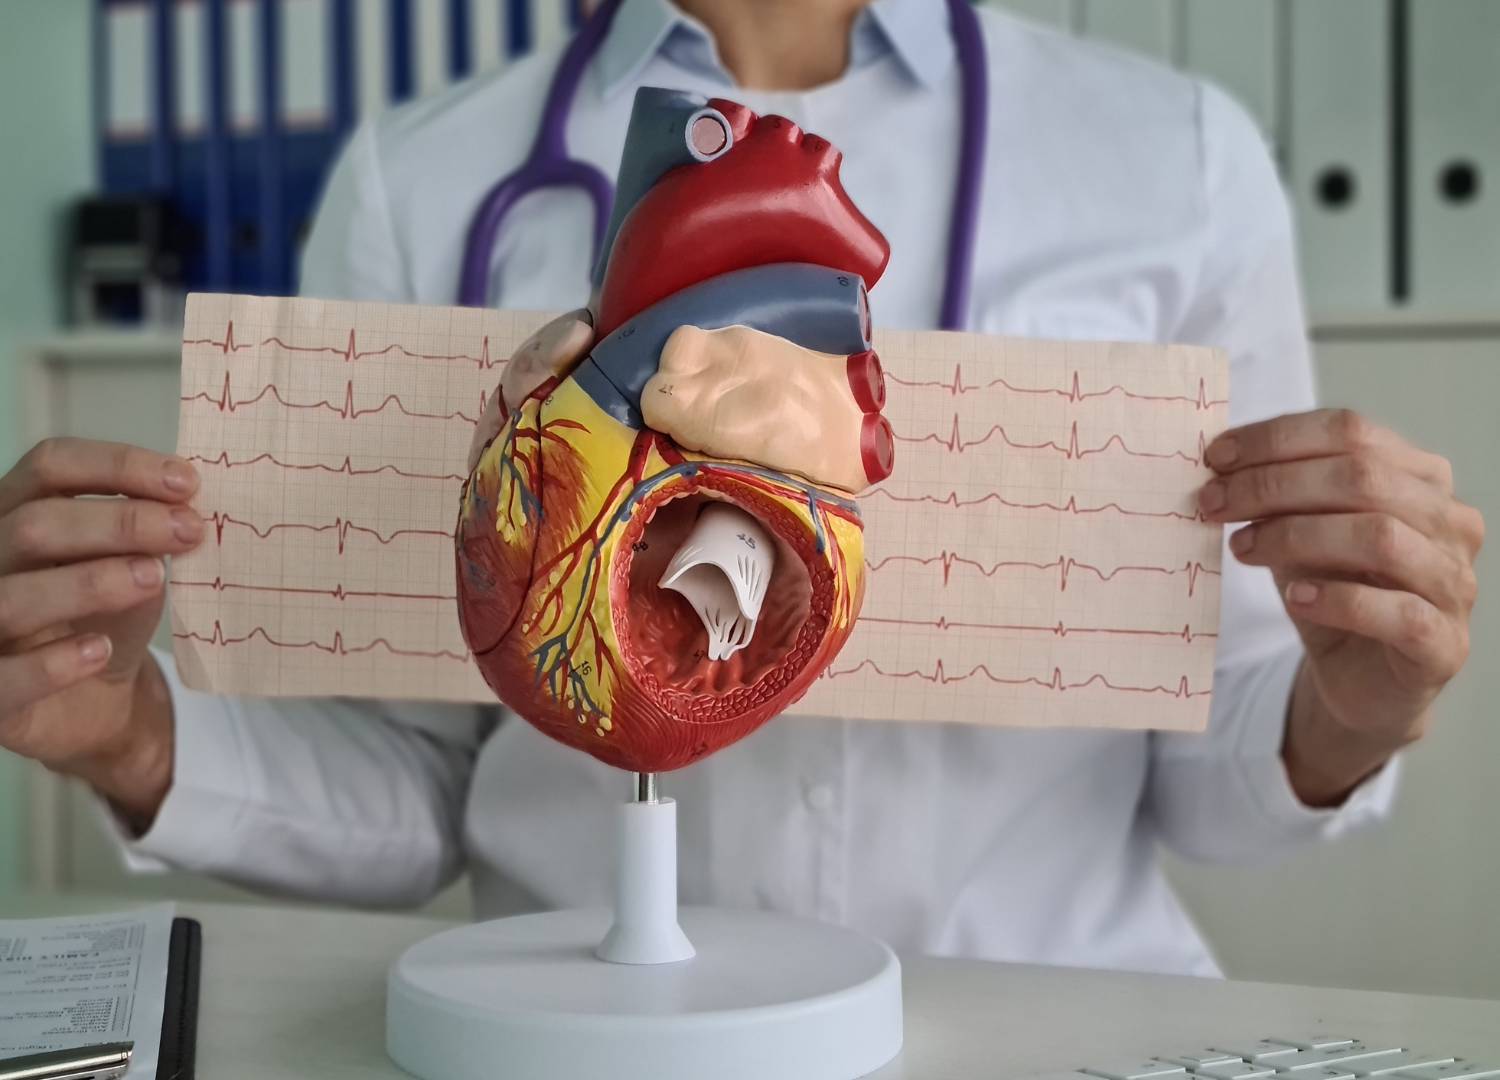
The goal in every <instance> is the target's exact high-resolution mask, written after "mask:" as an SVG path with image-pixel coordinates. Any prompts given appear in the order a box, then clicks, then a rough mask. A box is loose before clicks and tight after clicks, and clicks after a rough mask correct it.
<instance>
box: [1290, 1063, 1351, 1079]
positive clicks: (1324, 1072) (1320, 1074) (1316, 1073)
mask: <svg viewBox="0 0 1500 1080" xmlns="http://www.w3.org/2000/svg"><path fill="white" fill-rule="evenodd" d="M1280 1075H1281V1074H1280V1073H1278V1074H1277V1076H1278V1077H1279V1076H1280ZM1293 1077H1295V1080H1355V1077H1354V1070H1353V1069H1352V1068H1350V1067H1349V1066H1348V1065H1324V1066H1322V1067H1321V1068H1313V1069H1298V1070H1297V1071H1296V1072H1294V1073H1291V1074H1289V1076H1288V1080H1292V1078H1293Z"/></svg>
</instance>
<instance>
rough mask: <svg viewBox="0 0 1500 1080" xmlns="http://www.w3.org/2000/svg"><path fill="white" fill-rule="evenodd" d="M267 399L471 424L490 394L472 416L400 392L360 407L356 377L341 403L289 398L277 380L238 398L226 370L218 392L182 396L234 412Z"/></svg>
mask: <svg viewBox="0 0 1500 1080" xmlns="http://www.w3.org/2000/svg"><path fill="white" fill-rule="evenodd" d="M267 399H269V400H271V401H274V402H275V403H276V404H278V405H280V406H281V407H282V408H285V409H327V410H328V411H329V412H332V413H333V414H334V415H336V416H340V417H342V418H343V419H345V420H358V419H359V418H360V417H362V416H374V415H376V414H377V413H382V412H384V411H385V410H386V409H387V408H389V407H390V406H392V405H394V406H395V407H396V411H397V412H399V413H401V414H402V415H404V416H410V417H412V418H413V419H416V420H456V421H462V422H463V423H465V424H468V425H469V426H470V427H473V426H474V425H475V424H477V423H479V417H480V416H481V415H482V414H483V413H484V408H485V402H486V395H485V393H484V391H482V390H481V391H480V393H479V410H478V412H476V413H475V414H474V415H473V416H470V415H469V414H468V413H466V412H464V411H463V410H461V409H456V410H454V411H453V412H446V413H434V412H422V411H421V410H419V409H409V408H407V407H406V403H405V402H403V401H402V400H401V397H400V395H399V394H387V395H386V396H385V398H384V399H383V400H382V401H381V402H380V404H379V405H376V406H374V407H372V408H368V409H360V408H356V407H355V404H354V380H352V379H350V380H349V381H348V382H346V383H345V384H344V399H343V401H342V402H340V403H338V404H335V403H334V402H332V401H329V400H327V399H324V400H323V401H308V402H302V401H288V400H287V399H286V398H284V397H282V396H281V391H280V389H278V388H277V387H276V386H275V385H274V384H268V385H266V386H264V387H262V388H261V390H260V392H259V393H257V394H255V395H253V396H251V397H246V398H237V397H235V396H234V395H233V388H232V386H231V384H230V377H229V372H227V371H226V372H224V386H223V387H222V388H221V389H220V391H219V393H218V395H217V396H215V395H213V394H210V393H209V392H208V391H206V390H200V391H199V392H198V393H196V394H184V395H182V397H181V400H182V401H188V402H191V401H203V402H206V403H208V404H210V405H213V406H214V407H215V408H217V409H218V410H219V411H220V412H230V413H232V412H235V411H236V410H238V409H243V408H246V407H247V406H251V405H259V404H261V403H262V402H264V401H266V400H267Z"/></svg>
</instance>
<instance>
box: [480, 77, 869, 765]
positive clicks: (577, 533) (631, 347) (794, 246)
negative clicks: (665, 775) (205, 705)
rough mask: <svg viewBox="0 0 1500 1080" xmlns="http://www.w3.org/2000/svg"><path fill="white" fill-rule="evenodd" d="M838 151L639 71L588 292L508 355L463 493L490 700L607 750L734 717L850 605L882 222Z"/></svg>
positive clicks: (683, 755)
mask: <svg viewBox="0 0 1500 1080" xmlns="http://www.w3.org/2000/svg"><path fill="white" fill-rule="evenodd" d="M839 160H840V155H839V153H838V151H837V150H835V149H834V148H833V147H832V146H831V145H829V144H828V142H827V141H825V140H823V139H820V138H818V137H817V136H815V135H809V134H805V133H803V132H802V131H800V130H799V129H798V128H797V127H796V125H794V124H792V123H791V122H790V121H788V120H785V119H783V118H781V117H776V116H764V117H757V116H756V115H755V114H754V113H752V112H750V111H749V110H748V109H746V108H744V107H743V106H740V105H737V104H735V103H733V102H729V101H722V100H717V99H715V100H713V101H708V102H705V101H703V100H702V99H699V98H693V97H690V96H688V95H685V94H679V93H676V92H671V91H664V90H655V89H646V90H642V91H640V92H639V94H638V95H637V97H636V102H635V109H634V112H633V113H632V116H631V121H630V129H629V134H628V138H627V142H626V147H625V156H624V160H623V163H622V165H621V168H620V177H619V185H618V190H619V193H618V196H617V199H618V201H617V204H616V206H615V208H614V213H613V218H612V220H611V222H610V226H609V230H608V232H607V234H606V239H605V244H604V247H603V250H602V253H601V255H600V262H599V268H598V270H597V272H596V289H595V299H594V301H593V302H592V303H591V306H590V309H589V310H586V311H581V312H575V313H573V314H571V315H567V316H563V317H562V318H561V319H559V320H557V321H555V322H553V323H551V324H549V325H548V326H547V327H544V328H543V329H542V330H541V331H539V332H538V333H537V335H536V336H535V337H534V338H532V339H531V341H529V342H527V344H526V345H524V346H523V347H522V348H521V349H520V350H519V351H518V353H517V354H516V356H515V357H514V358H513V359H512V360H511V362H510V364H509V365H508V366H507V370H506V373H505V378H504V383H503V385H502V387H501V393H500V394H499V401H500V405H499V409H500V410H501V415H502V417H503V422H502V424H501V427H500V430H499V433H498V434H497V435H495V437H494V438H493V439H491V440H490V441H489V443H488V444H487V445H483V446H482V452H480V453H479V454H478V457H477V464H475V465H474V467H473V471H472V474H471V475H470V477H469V479H468V482H467V483H466V484H465V486H464V491H463V496H462V503H461V507H460V511H459V518H458V527H457V535H456V548H457V558H458V575H457V578H458V599H459V609H460V618H461V622H462V625H463V631H464V635H465V637H466V638H467V640H468V644H469V647H470V649H471V650H472V651H473V653H474V656H475V658H476V660H477V662H478V664H479V667H480V669H481V671H482V672H483V674H484V677H485V679H486V681H488V683H489V685H490V687H491V688H492V689H493V690H494V691H495V693H496V694H497V695H499V697H500V699H501V700H502V701H503V702H505V703H506V704H507V705H509V706H510V707H511V708H513V709H514V710H515V711H516V712H518V713H520V714H521V715H522V716H523V717H525V718H526V719H527V720H528V721H530V722H531V723H532V724H533V725H535V726H536V727H537V728H539V729H541V730H542V731H543V732H545V733H546V734H548V735H550V736H552V737H553V738H555V739H558V740H559V741H561V742H564V743H566V744H568V745H569V746H573V747H576V748H578V749H580V750H584V751H587V752H588V753H590V754H593V755H594V756H595V757H597V758H599V759H600V760H602V761H605V762H607V763H609V764H611V765H615V766H618V767H620V768H622V769H629V770H632V771H636V772H659V771H666V770H670V769H676V768H680V767H681V766H684V765H688V764H690V763H692V762H694V761H696V760H698V759H699V758H702V757H704V756H705V755H707V754H711V753H713V752H714V751H715V750H718V749H721V748H722V747H725V746H728V745H729V744H730V743H732V742H735V741H737V740H738V739H741V738H743V737H744V736H746V735H748V734H749V733H750V732H752V731H754V730H755V729H756V728H757V727H759V726H760V725H761V724H763V723H765V722H766V721H767V720H769V719H771V717H773V716H775V715H777V714H778V713H780V712H782V711H784V710H785V709H786V708H787V707H788V706H790V705H792V704H793V703H794V702H795V701H797V699H798V698H800V697H801V696H802V695H803V693H805V692H806V690H807V688H808V686H809V685H810V684H811V683H812V681H813V680H814V679H815V678H817V676H818V675H819V674H820V673H821V672H822V671H823V670H824V669H825V668H826V667H827V666H828V664H829V663H830V662H831V661H832V660H833V658H834V657H835V655H837V653H838V651H839V649H840V648H842V647H843V645H844V643H845V641H847V640H848V637H849V634H850V632H851V631H852V629H853V627H854V621H855V619H856V617H857V616H858V614H859V609H860V603H861V601H862V599H863V594H864V550H863V538H862V533H861V525H860V519H859V513H858V510H857V509H856V507H855V503H854V501H853V495H854V494H856V493H857V492H859V491H860V490H862V489H863V488H865V487H866V486H868V485H869V484H871V483H874V482H876V481H879V480H882V479H884V478H885V477H886V476H887V475H889V473H890V470H891V465H892V459H893V448H894V439H893V437H892V434H891V429H890V426H889V424H888V423H887V422H886V420H885V418H884V417H883V416H881V415H880V409H881V406H882V405H883V403H884V400H885V388H884V381H883V376H882V374H881V370H880V364H879V361H878V359H877V358H876V357H875V355H874V353H873V352H872V351H871V347H870V319H869V309H868V304H867V299H866V293H865V289H866V286H873V285H874V283H875V282H876V280H878V278H879V277H880V274H881V272H882V271H883V270H884V268H885V264H886V260H887V258H888V257H889V248H888V246H887V244H886V242H885V239H884V238H883V237H882V236H881V235H880V233H879V232H878V231H877V230H876V229H875V227H874V226H873V225H871V224H870V222H869V221H868V220H866V219H865V217H864V216H863V215H862V214H861V213H860V212H859V210H858V209H856V208H855V206H854V204H853V203H852V202H851V201H850V199H849V197H848V195H846V194H845V192H844V189H843V186H842V184H841V183H840V181H839V176H838V166H839Z"/></svg>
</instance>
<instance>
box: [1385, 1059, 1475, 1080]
mask: <svg viewBox="0 0 1500 1080" xmlns="http://www.w3.org/2000/svg"><path fill="white" fill-rule="evenodd" d="M1396 1076H1397V1077H1399V1078H1400V1080H1481V1078H1487V1077H1492V1076H1500V1065H1485V1064H1483V1063H1482V1062H1478V1061H1450V1062H1449V1063H1448V1064H1446V1065H1427V1066H1424V1067H1422V1068H1420V1069H1419V1068H1410V1069H1402V1070H1401V1071H1400V1072H1398V1073H1397V1074H1396Z"/></svg>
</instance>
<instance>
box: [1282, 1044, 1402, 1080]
mask: <svg viewBox="0 0 1500 1080" xmlns="http://www.w3.org/2000/svg"><path fill="white" fill-rule="evenodd" d="M1401 1052H1402V1048H1401V1047H1399V1046H1387V1045H1385V1044H1383V1043H1377V1044H1375V1045H1373V1046H1367V1045H1366V1044H1365V1043H1359V1042H1357V1043H1350V1044H1349V1045H1348V1046H1334V1047H1330V1048H1328V1049H1326V1050H1299V1051H1297V1053H1296V1054H1295V1055H1294V1056H1292V1057H1288V1058H1277V1059H1276V1060H1275V1061H1272V1062H1270V1063H1269V1064H1271V1065H1272V1066H1273V1067H1274V1068H1275V1069H1276V1071H1277V1072H1279V1073H1285V1072H1290V1073H1296V1072H1301V1071H1302V1070H1304V1069H1316V1068H1319V1067H1321V1066H1323V1065H1348V1066H1349V1067H1350V1068H1351V1069H1355V1068H1356V1066H1355V1064H1354V1063H1355V1062H1356V1061H1364V1060H1366V1059H1372V1058H1380V1057H1383V1056H1385V1055H1388V1054H1389V1055H1392V1056H1394V1055H1396V1054H1399V1053H1401ZM1370 1064H1371V1067H1373V1066H1374V1062H1373V1061H1371V1062H1370Z"/></svg>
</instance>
